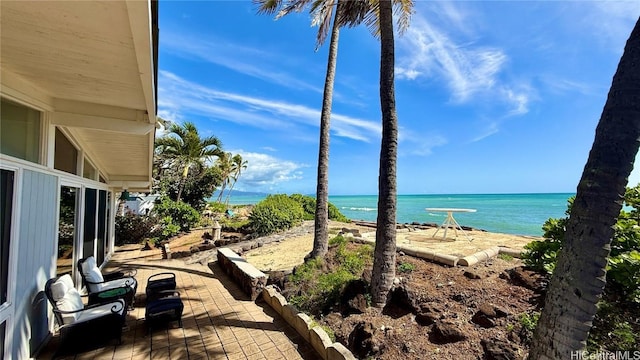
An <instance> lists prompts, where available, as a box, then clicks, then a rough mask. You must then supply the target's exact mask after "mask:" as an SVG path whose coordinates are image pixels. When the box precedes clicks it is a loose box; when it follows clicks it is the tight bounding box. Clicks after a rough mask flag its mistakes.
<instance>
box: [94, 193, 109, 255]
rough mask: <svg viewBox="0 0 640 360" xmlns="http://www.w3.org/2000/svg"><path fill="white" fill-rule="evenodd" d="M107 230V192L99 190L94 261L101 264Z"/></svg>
mask: <svg viewBox="0 0 640 360" xmlns="http://www.w3.org/2000/svg"><path fill="white" fill-rule="evenodd" d="M106 230H107V192H106V191H105V190H100V192H99V193H98V244H97V245H98V251H97V254H96V262H97V263H98V265H101V264H102V262H103V261H104V255H105V248H106V246H105V244H106V240H107V238H106Z"/></svg>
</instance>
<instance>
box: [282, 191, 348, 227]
mask: <svg viewBox="0 0 640 360" xmlns="http://www.w3.org/2000/svg"><path fill="white" fill-rule="evenodd" d="M289 197H290V198H292V199H293V200H295V201H296V202H298V203H299V204H300V205H301V206H302V209H303V210H304V220H313V219H314V218H315V215H316V199H315V198H314V197H312V196H308V195H301V194H293V195H291V196H289ZM328 212H329V214H328V216H329V220H335V221H340V222H345V223H346V222H350V220H349V219H348V218H347V217H346V216H344V215H342V213H341V212H340V210H338V208H337V207H336V206H335V205H333V204H332V203H329V206H328Z"/></svg>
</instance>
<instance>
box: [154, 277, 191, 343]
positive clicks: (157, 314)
mask: <svg viewBox="0 0 640 360" xmlns="http://www.w3.org/2000/svg"><path fill="white" fill-rule="evenodd" d="M146 294H147V306H146V309H145V323H147V328H148V329H149V331H151V329H152V327H153V325H156V324H159V323H166V322H170V321H178V325H179V326H180V327H182V311H183V310H184V304H183V303H182V299H181V298H180V293H179V292H177V291H176V275H175V274H174V273H159V274H155V275H152V276H150V277H149V279H148V280H147V287H146Z"/></svg>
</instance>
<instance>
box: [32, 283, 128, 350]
mask: <svg viewBox="0 0 640 360" xmlns="http://www.w3.org/2000/svg"><path fill="white" fill-rule="evenodd" d="M44 291H45V294H46V296H47V299H48V300H49V303H50V304H51V306H52V307H53V313H54V315H55V318H56V322H57V323H58V326H59V331H60V346H59V348H58V351H56V354H57V353H58V352H59V351H60V350H61V349H66V348H67V347H71V346H73V348H72V349H67V350H73V351H74V352H78V351H82V350H84V349H85V347H86V346H88V345H92V344H94V343H96V342H100V343H103V342H105V341H106V340H109V339H113V338H115V339H117V340H118V343H119V344H120V343H121V336H122V327H123V326H124V323H125V317H126V313H127V311H126V304H125V301H124V300H123V299H116V300H114V301H111V302H108V303H102V304H96V305H87V306H85V305H84V304H83V303H82V298H81V297H80V293H79V292H78V290H76V288H75V287H74V285H73V281H72V280H71V276H69V275H68V274H66V275H62V276H60V277H56V278H53V279H49V280H48V281H47V282H46V284H45V287H44ZM70 339H73V341H70Z"/></svg>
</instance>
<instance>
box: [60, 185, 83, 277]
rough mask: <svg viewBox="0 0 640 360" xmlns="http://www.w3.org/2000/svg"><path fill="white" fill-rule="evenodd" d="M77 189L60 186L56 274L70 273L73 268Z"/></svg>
mask: <svg viewBox="0 0 640 360" xmlns="http://www.w3.org/2000/svg"><path fill="white" fill-rule="evenodd" d="M77 194H78V189H76V188H73V187H69V186H63V187H61V188H60V218H59V219H58V260H57V267H56V275H62V274H66V273H70V272H71V270H72V269H73V247H74V244H75V238H76V213H77V210H76V209H77V204H78V200H77Z"/></svg>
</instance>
